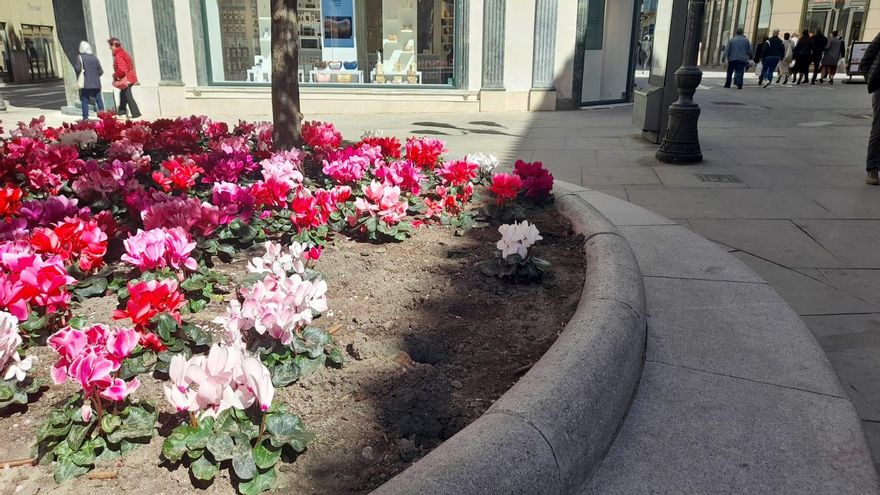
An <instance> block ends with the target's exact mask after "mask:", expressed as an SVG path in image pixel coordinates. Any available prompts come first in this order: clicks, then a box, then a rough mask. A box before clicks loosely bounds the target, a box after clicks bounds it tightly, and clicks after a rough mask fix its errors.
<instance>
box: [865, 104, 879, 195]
mask: <svg viewBox="0 0 880 495" xmlns="http://www.w3.org/2000/svg"><path fill="white" fill-rule="evenodd" d="M871 107H872V108H873V110H874V121H873V122H872V124H871V134H870V135H869V136H868V157H867V160H866V162H867V163H866V167H865V168H866V169H867V171H868V178H867V179H865V182H867V183H868V184H871V185H874V186H876V185H880V180H878V177H877V171H878V170H880V91H875V92H874V93H872V94H871Z"/></svg>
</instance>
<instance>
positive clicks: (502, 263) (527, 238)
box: [480, 221, 550, 282]
mask: <svg viewBox="0 0 880 495" xmlns="http://www.w3.org/2000/svg"><path fill="white" fill-rule="evenodd" d="M498 232H500V233H501V240H499V241H498V243H497V244H496V247H497V248H498V250H499V251H500V253H496V256H495V259H493V260H491V261H483V262H481V263H480V270H482V272H483V273H485V274H486V275H491V276H495V277H499V278H503V279H510V280H513V281H515V282H532V281H536V280H540V279H541V278H542V277H543V276H544V274H545V273H548V272H549V271H550V263H549V262H548V261H546V260H543V259H541V258H538V257H535V256H530V253H529V248H531V247H532V246H533V245H534V244H535V243H536V242H538V241H540V240H542V239H543V237H541V235H540V232H539V231H538V228H537V227H535V225H533V224H530V223H529V222H528V221H523V222H514V223H513V224H504V225H502V226H500V227H498Z"/></svg>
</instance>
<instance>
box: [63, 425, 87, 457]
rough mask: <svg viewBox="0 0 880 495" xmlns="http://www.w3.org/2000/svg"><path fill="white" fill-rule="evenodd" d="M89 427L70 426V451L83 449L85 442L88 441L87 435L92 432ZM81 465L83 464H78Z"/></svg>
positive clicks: (68, 435)
mask: <svg viewBox="0 0 880 495" xmlns="http://www.w3.org/2000/svg"><path fill="white" fill-rule="evenodd" d="M90 426H91V425H90V424H89V425H83V424H78V423H74V424H72V425H71V426H70V431H69V432H68V433H67V446H68V447H70V450H73V451H77V450H79V448H80V447H82V444H83V442H84V441H85V440H86V435H87V434H88V433H89V431H90V430H91V428H90ZM77 464H81V463H79V462H78V463H77Z"/></svg>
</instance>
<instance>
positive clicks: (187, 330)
mask: <svg viewBox="0 0 880 495" xmlns="http://www.w3.org/2000/svg"><path fill="white" fill-rule="evenodd" d="M190 302H195V301H190ZM202 302H203V303H204V301H202ZM183 333H184V334H186V336H187V338H189V340H191V341H192V343H193V344H195V345H211V343H212V342H213V341H214V339H213V338H212V337H211V334H210V333H208V332H206V331H205V330H204V329H202V328H201V327H198V326H196V325H185V326H184V327H183Z"/></svg>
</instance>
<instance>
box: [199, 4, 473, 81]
mask: <svg viewBox="0 0 880 495" xmlns="http://www.w3.org/2000/svg"><path fill="white" fill-rule="evenodd" d="M460 1H461V0H460ZM454 2H455V0H298V6H297V7H298V9H297V10H298V15H299V28H300V40H299V63H300V65H299V79H300V82H301V83H303V84H340V85H342V84H396V85H453V84H454V81H453V67H454V60H453V52H454V43H455V41H454V40H455V16H454V14H455V8H454V7H455V4H454ZM205 17H206V19H205V20H206V32H207V38H208V53H209V58H210V67H211V70H210V73H211V81H212V82H213V83H235V84H261V83H262V84H268V83H271V82H272V69H271V13H270V7H269V0H205Z"/></svg>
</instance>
